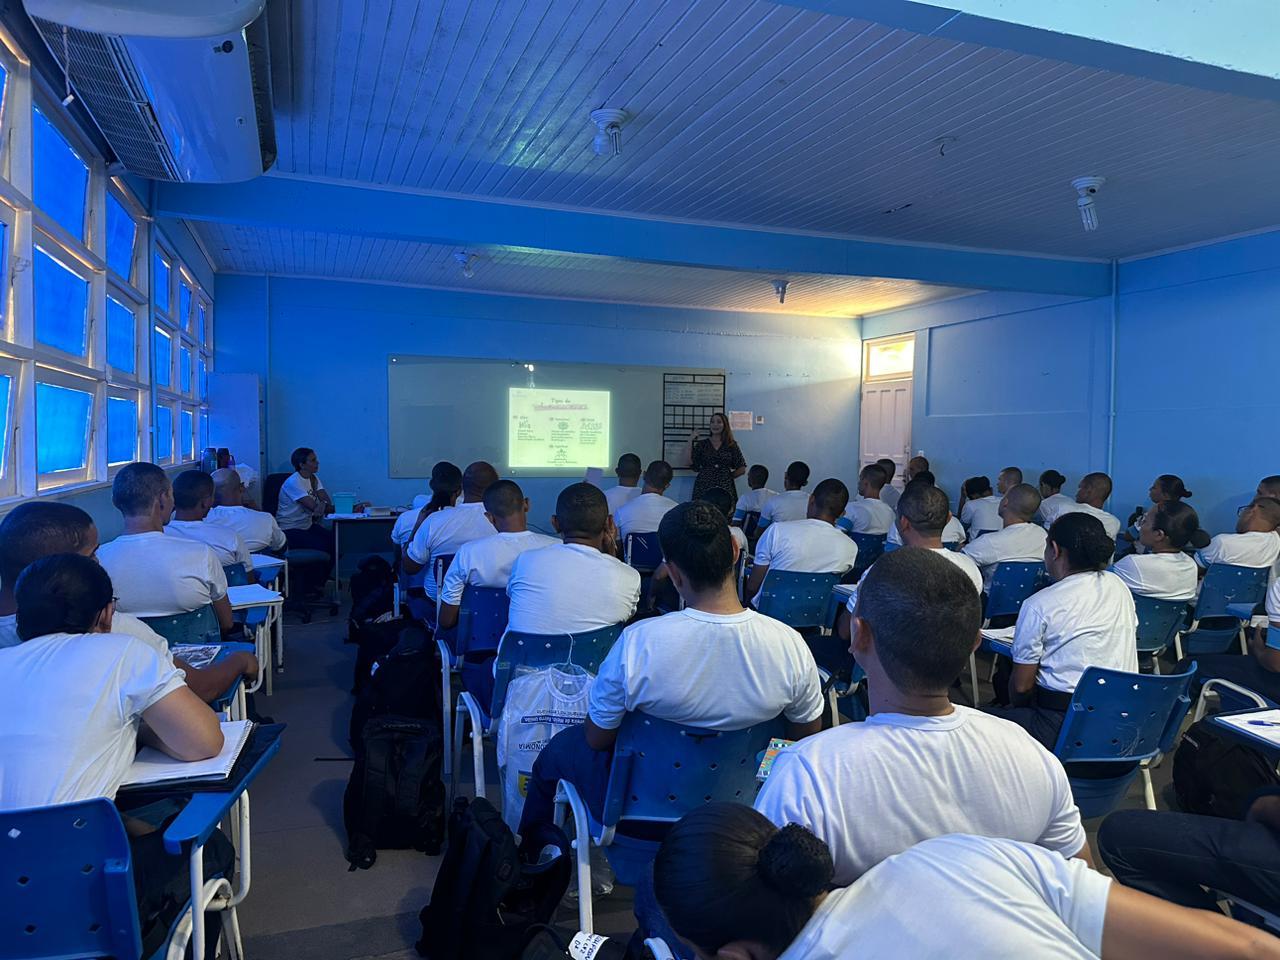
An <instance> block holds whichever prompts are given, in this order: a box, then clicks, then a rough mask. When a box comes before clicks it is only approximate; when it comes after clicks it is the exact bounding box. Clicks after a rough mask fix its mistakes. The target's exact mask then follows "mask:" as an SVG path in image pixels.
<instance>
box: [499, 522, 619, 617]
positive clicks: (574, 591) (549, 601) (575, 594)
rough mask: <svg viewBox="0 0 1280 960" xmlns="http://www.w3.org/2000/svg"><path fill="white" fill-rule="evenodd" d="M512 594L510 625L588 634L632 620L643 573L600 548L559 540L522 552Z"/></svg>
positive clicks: (509, 583) (512, 579) (514, 571)
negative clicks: (558, 541)
mask: <svg viewBox="0 0 1280 960" xmlns="http://www.w3.org/2000/svg"><path fill="white" fill-rule="evenodd" d="M507 596H508V597H510V598H511V610H510V613H509V614H508V616H507V628H508V629H510V630H519V631H521V632H522V633H585V632H587V631H589V630H598V629H600V628H601V627H608V626H612V625H613V624H615V623H625V622H626V621H627V620H630V619H631V615H632V614H634V613H635V612H636V605H637V604H638V603H639V602H640V574H639V573H637V572H636V571H635V570H633V569H632V568H631V567H629V566H627V565H626V564H625V563H623V562H622V561H621V560H619V559H618V558H617V557H611V556H609V555H608V554H604V553H601V552H600V551H599V550H597V549H596V548H595V547H589V546H586V545H584V544H581V543H556V544H553V545H551V546H549V547H543V548H542V549H541V550H530V551H528V552H527V553H522V554H520V556H518V557H516V562H515V563H514V564H512V565H511V577H510V579H509V580H508V581H507Z"/></svg>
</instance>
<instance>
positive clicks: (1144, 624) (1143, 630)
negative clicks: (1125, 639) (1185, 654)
mask: <svg viewBox="0 0 1280 960" xmlns="http://www.w3.org/2000/svg"><path fill="white" fill-rule="evenodd" d="M1133 606H1134V609H1135V610H1137V612H1138V656H1139V657H1142V656H1148V657H1150V658H1151V669H1152V671H1153V672H1154V673H1159V672H1160V655H1161V654H1162V653H1164V652H1165V650H1167V649H1168V648H1169V645H1170V644H1172V643H1173V642H1174V637H1175V635H1176V634H1177V632H1178V628H1179V627H1181V626H1182V625H1183V622H1184V621H1185V619H1186V616H1187V601H1186V600H1158V599H1156V598H1155V597H1147V596H1143V595H1142V594H1140V593H1135V594H1134V595H1133ZM1179 659H1181V658H1179Z"/></svg>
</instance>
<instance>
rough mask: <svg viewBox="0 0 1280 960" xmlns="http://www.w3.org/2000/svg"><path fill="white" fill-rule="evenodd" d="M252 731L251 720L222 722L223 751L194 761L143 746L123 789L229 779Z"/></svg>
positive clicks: (126, 777) (127, 774)
mask: <svg viewBox="0 0 1280 960" xmlns="http://www.w3.org/2000/svg"><path fill="white" fill-rule="evenodd" d="M252 731H253V721H252V720H228V721H224V722H223V724H222V738H223V743H222V751H221V752H220V753H219V754H218V755H217V756H216V757H211V758H210V759H208V760H197V761H195V762H194V763H192V762H188V761H185V760H175V759H174V758H173V757H171V756H169V755H168V754H164V753H161V752H160V751H159V750H157V749H155V748H154V747H143V748H142V749H141V750H139V751H138V755H137V756H136V757H134V759H133V766H131V767H130V768H129V772H128V773H126V774H125V778H124V782H123V783H122V784H120V789H121V790H127V789H138V788H141V787H149V786H154V785H157V784H170V785H172V784H176V783H185V782H201V783H208V782H210V781H217V780H226V779H227V777H229V776H230V775H231V768H232V767H234V766H235V765H236V760H237V758H238V757H239V756H240V751H241V750H243V749H244V745H245V742H246V741H247V740H248V739H249V734H250V733H251V732H252Z"/></svg>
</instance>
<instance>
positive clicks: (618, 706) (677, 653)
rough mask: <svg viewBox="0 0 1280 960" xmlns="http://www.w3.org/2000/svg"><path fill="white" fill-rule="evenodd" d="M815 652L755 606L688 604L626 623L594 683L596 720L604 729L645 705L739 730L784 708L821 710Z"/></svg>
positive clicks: (679, 719)
mask: <svg viewBox="0 0 1280 960" xmlns="http://www.w3.org/2000/svg"><path fill="white" fill-rule="evenodd" d="M822 706H823V701H822V684H821V682H820V681H819V679H818V668H817V666H816V665H815V664H814V662H813V654H812V653H810V652H809V648H808V647H807V646H806V645H805V642H804V641H803V640H802V639H801V638H800V634H798V633H796V632H795V631H794V630H792V629H791V628H790V627H788V626H787V625H786V624H784V623H780V622H779V621H777V620H773V619H771V618H769V617H766V616H762V615H761V614H759V613H756V612H755V611H754V610H743V611H742V612H741V613H734V614H714V613H705V612H704V611H702V610H692V609H684V610H679V611H676V612H675V613H668V614H667V615H666V616H663V617H655V618H651V619H648V620H641V621H639V622H638V623H633V624H632V625H631V626H629V627H627V628H626V629H625V630H623V631H622V636H621V637H619V638H618V642H617V643H616V644H614V646H613V649H612V650H610V651H609V655H608V656H607V657H605V659H604V662H603V663H602V664H600V672H599V674H597V675H596V681H595V683H594V684H593V685H592V687H591V707H590V715H591V722H592V723H594V724H595V725H596V726H598V727H601V728H603V729H605V730H612V729H614V728H616V727H617V726H618V724H620V723H622V717H623V714H626V713H633V712H635V711H637V710H643V711H644V712H645V713H647V714H649V715H650V716H653V717H657V718H658V719H660V720H669V721H671V722H672V723H685V724H689V725H690V726H695V727H706V728H707V729H710V730H741V729H742V728H743V727H750V726H752V725H753V724H756V723H760V722H762V721H765V720H772V719H773V718H774V717H776V716H778V715H779V714H783V715H785V716H786V718H787V719H788V720H790V721H792V722H793V723H809V722H811V721H813V720H816V719H818V718H819V717H820V716H822Z"/></svg>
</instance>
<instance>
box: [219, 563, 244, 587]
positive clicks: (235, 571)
mask: <svg viewBox="0 0 1280 960" xmlns="http://www.w3.org/2000/svg"><path fill="white" fill-rule="evenodd" d="M222 573H223V575H224V576H225V577H226V578H227V586H228V587H243V586H244V585H245V584H246V583H248V582H249V571H247V570H246V569H245V568H244V564H243V563H228V564H226V565H225V566H224V567H223V568H222Z"/></svg>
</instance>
